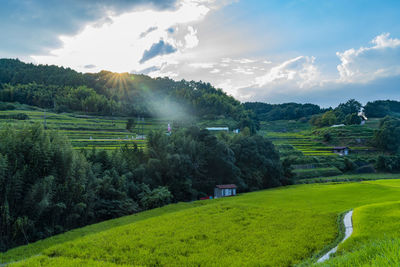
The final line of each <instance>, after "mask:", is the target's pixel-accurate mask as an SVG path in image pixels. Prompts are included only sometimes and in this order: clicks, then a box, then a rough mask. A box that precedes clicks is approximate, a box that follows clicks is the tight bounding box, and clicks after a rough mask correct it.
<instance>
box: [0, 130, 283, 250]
mask: <svg viewBox="0 0 400 267" xmlns="http://www.w3.org/2000/svg"><path fill="white" fill-rule="evenodd" d="M0 139H1V140H2V142H1V143H0V250H1V251H5V250H7V249H9V248H12V247H15V246H18V245H22V244H27V243H29V242H33V241H36V240H38V239H42V238H46V237H49V236H52V235H55V234H58V233H62V232H64V231H67V230H69V229H73V228H76V227H81V226H84V225H87V224H91V223H95V222H99V221H103V220H107V219H111V218H116V217H119V216H123V215H128V214H133V213H135V212H139V211H143V210H147V209H151V208H155V207H160V206H162V205H165V204H168V203H171V202H177V201H190V200H196V199H198V198H200V197H204V196H207V195H212V194H213V189H214V187H215V185H216V184H223V183H235V184H237V185H238V187H239V189H238V190H239V192H246V191H252V190H258V189H263V188H269V187H274V186H280V185H285V184H289V183H291V180H290V175H288V174H290V170H289V169H288V167H287V166H286V167H285V166H284V165H282V164H281V162H280V158H279V154H278V152H277V150H276V149H275V147H274V146H273V144H272V143H271V142H270V141H268V140H267V139H265V138H263V137H261V136H257V135H252V136H251V135H246V134H239V135H235V136H234V137H230V136H228V135H224V134H222V135H221V136H215V135H213V134H211V133H210V132H208V131H207V130H200V129H199V128H197V127H189V128H186V129H181V130H179V131H177V132H175V133H173V134H172V135H170V136H167V135H165V133H163V132H153V133H151V134H150V135H149V136H148V147H147V149H146V150H141V149H138V148H137V147H136V146H125V147H123V148H121V149H118V150H115V151H113V152H107V151H104V150H99V151H97V150H95V149H94V150H82V151H77V150H74V149H73V148H72V146H71V144H70V143H69V141H68V140H67V139H66V137H64V136H62V135H60V134H59V133H58V132H56V131H49V130H44V129H43V126H42V125H39V124H35V125H28V126H25V127H24V128H23V129H21V130H16V129H14V128H13V127H11V126H5V127H3V128H2V129H1V130H0Z"/></svg>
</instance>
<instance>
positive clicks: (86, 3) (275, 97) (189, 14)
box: [0, 0, 400, 106]
mask: <svg viewBox="0 0 400 267" xmlns="http://www.w3.org/2000/svg"><path fill="white" fill-rule="evenodd" d="M0 7H1V8H0V34H1V36H2V38H1V40H0V58H19V59H20V60H22V61H25V62H33V63H35V64H55V65H59V66H64V67H70V68H72V69H75V70H77V71H80V72H98V71H100V70H110V71H114V72H129V73H143V74H146V75H149V76H152V77H165V76H166V77H170V78H171V79H175V80H181V79H186V80H195V81H200V80H201V81H204V82H210V83H211V84H213V85H214V86H215V87H217V88H221V89H222V90H224V91H225V92H227V93H228V94H229V95H232V96H234V97H235V98H237V99H239V100H240V101H243V102H245V101H259V102H267V103H286V102H300V103H316V104H320V105H322V106H335V105H337V104H338V103H341V102H345V101H347V100H348V99H350V98H355V99H357V100H359V101H361V102H362V103H364V104H365V103H366V102H367V101H371V100H377V99H395V100H400V27H399V25H400V1H398V0H393V1H390V0H368V1H366V0H352V1H348V0H324V1H321V0H114V1H107V0H98V1H95V0H65V1H54V0H0Z"/></svg>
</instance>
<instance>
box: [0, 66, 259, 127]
mask: <svg viewBox="0 0 400 267" xmlns="http://www.w3.org/2000/svg"><path fill="white" fill-rule="evenodd" d="M0 101H4V102H19V103H21V104H27V105H32V106H37V107H40V108H47V109H52V110H54V111H56V112H80V113H84V114H97V115H110V116H111V115H112V116H114V115H119V116H131V117H137V116H141V117H156V118H158V117H168V118H169V119H176V120H178V119H179V120H187V119H189V120H190V119H192V117H196V118H205V119H207V118H208V119H217V118H231V119H234V120H235V121H236V125H235V127H236V128H243V127H246V126H247V127H249V128H250V129H251V130H255V127H256V125H255V124H254V123H253V122H252V120H251V113H249V112H248V111H246V110H245V108H244V107H243V105H242V104H241V103H240V102H239V101H237V100H236V99H234V98H233V97H231V96H228V95H227V94H226V93H225V92H223V91H222V90H221V89H216V88H214V87H213V86H212V85H211V84H209V83H204V82H194V81H185V80H182V81H174V80H172V79H169V78H166V77H165V78H154V79H153V78H151V77H149V76H146V75H136V74H129V73H113V72H109V71H101V72H99V73H85V74H83V73H79V72H76V71H74V70H72V69H69V68H67V69H65V68H63V67H57V66H48V65H34V64H26V63H23V62H21V61H19V60H14V59H0Z"/></svg>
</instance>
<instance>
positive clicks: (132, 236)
mask: <svg viewBox="0 0 400 267" xmlns="http://www.w3.org/2000/svg"><path fill="white" fill-rule="evenodd" d="M398 178H400V177H398ZM399 202H400V180H378V181H364V182H351V183H325V184H304V185H294V186H288V187H280V188H275V189H269V190H264V191H258V192H253V193H247V194H241V195H239V196H237V197H230V198H223V199H215V200H203V201H195V202H190V203H178V204H172V205H168V206H165V207H162V208H158V209H154V210H150V211H146V212H142V213H138V214H134V215H131V216H126V217H122V218H119V219H115V220H110V221H106V222H103V223H100V224H95V225H91V226H87V227H84V228H80V229H76V230H74V231H70V232H67V233H64V234H61V235H58V236H55V237H52V238H48V239H45V240H42V241H38V242H36V243H33V244H30V245H27V246H21V247H18V248H14V249H12V250H9V251H8V252H6V253H3V254H0V259H1V262H3V263H10V262H13V261H14V263H11V264H9V265H10V266H55V265H57V266H77V265H78V266H143V265H145V266H158V265H162V266H294V265H298V264H299V265H301V264H302V265H307V266H309V265H312V264H315V262H316V260H317V259H318V257H319V256H321V255H322V254H323V253H324V252H325V251H327V250H329V248H330V247H332V242H333V241H334V240H335V239H336V238H337V236H338V234H339V228H338V216H339V214H341V213H343V212H345V211H347V210H350V209H354V215H353V221H354V233H353V235H352V236H351V237H350V238H349V239H348V240H347V241H346V242H345V243H343V244H342V245H341V246H340V248H339V252H338V255H337V256H336V257H334V258H332V259H330V260H328V261H327V262H325V263H323V265H325V266H365V265H368V266H369V265H370V264H371V263H376V264H372V265H374V266H388V265H390V266H398V265H399V264H400V259H399V257H398V249H399V248H400V247H399V244H400V242H399V239H398V238H399V236H400V233H399V231H398V229H400V220H399V219H400V212H399V210H400V203H399ZM396 252H397V253H396ZM378 263H379V264H381V263H382V264H383V265H382V264H381V265H379V264H378ZM384 263H386V264H384ZM387 263H389V264H387Z"/></svg>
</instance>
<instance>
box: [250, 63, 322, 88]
mask: <svg viewBox="0 0 400 267" xmlns="http://www.w3.org/2000/svg"><path fill="white" fill-rule="evenodd" d="M314 61H315V58H314V57H307V56H299V57H296V58H292V59H289V60H287V61H285V62H283V63H281V64H279V65H277V66H275V67H273V68H271V69H270V70H269V71H268V72H267V74H265V75H263V76H260V77H257V78H256V81H255V85H257V86H258V87H262V86H265V85H267V84H271V83H287V82H291V83H294V84H295V85H297V86H298V87H300V88H303V87H306V86H312V85H314V84H316V83H318V81H319V71H318V69H317V67H316V66H315V65H314Z"/></svg>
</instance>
